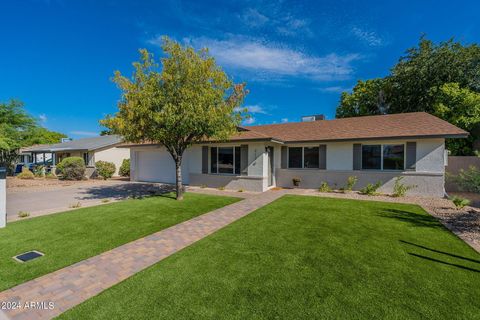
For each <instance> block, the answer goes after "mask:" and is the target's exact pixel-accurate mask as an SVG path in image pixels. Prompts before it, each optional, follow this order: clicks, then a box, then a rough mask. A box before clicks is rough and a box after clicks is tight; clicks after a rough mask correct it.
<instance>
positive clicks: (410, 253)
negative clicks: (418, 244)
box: [408, 252, 480, 273]
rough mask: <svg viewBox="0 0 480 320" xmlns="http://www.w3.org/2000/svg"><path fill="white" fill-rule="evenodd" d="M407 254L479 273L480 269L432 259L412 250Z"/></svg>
mask: <svg viewBox="0 0 480 320" xmlns="http://www.w3.org/2000/svg"><path fill="white" fill-rule="evenodd" d="M408 254H409V255H411V256H414V257H417V258H421V259H425V260H429V261H433V262H438V263H441V264H446V265H448V266H452V267H456V268H460V269H464V270H468V271H472V272H478V273H480V270H477V269H473V268H469V267H465V266H462V265H459V264H455V263H450V262H446V261H442V260H438V259H434V258H430V257H426V256H422V255H420V254H416V253H412V252H408Z"/></svg>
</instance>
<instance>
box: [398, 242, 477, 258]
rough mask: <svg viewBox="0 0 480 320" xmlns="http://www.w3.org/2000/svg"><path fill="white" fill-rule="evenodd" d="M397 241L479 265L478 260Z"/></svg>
mask: <svg viewBox="0 0 480 320" xmlns="http://www.w3.org/2000/svg"><path fill="white" fill-rule="evenodd" d="M398 241H400V242H401V243H404V244H408V245H411V246H415V247H417V248H421V249H425V250H428V251H431V252H436V253H440V254H444V255H447V256H450V257H452V258H457V259H462V260H466V261H470V262H474V263H480V260H475V259H471V258H466V257H462V256H459V255H456V254H453V253H448V252H445V251H440V250H436V249H431V248H428V247H425V246H422V245H419V244H415V243H412V242H408V241H404V240H398Z"/></svg>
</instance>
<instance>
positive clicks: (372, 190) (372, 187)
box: [360, 181, 382, 196]
mask: <svg viewBox="0 0 480 320" xmlns="http://www.w3.org/2000/svg"><path fill="white" fill-rule="evenodd" d="M381 185H382V183H381V182H380V181H379V182H377V183H375V184H371V183H369V184H367V185H366V186H365V187H364V188H362V189H360V193H361V194H366V195H367V196H374V195H376V194H378V192H377V190H378V188H380V186H381Z"/></svg>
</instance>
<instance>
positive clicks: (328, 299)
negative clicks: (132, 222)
mask: <svg viewBox="0 0 480 320" xmlns="http://www.w3.org/2000/svg"><path fill="white" fill-rule="evenodd" d="M479 297H480V255H479V254H478V253H476V252H475V251H474V250H473V249H471V248H470V247H468V246H467V245H466V244H465V243H463V242H462V241H461V240H459V239H458V238H457V237H456V236H454V235H453V234H452V233H450V232H448V231H447V230H446V229H444V228H443V227H442V226H441V225H440V224H439V223H438V222H437V221H436V220H435V219H434V218H432V217H431V216H429V215H428V214H426V213H425V212H424V211H423V210H422V209H421V208H420V207H417V206H414V205H403V204H393V203H382V202H373V201H372V202H365V201H355V200H340V199H328V198H317V197H301V196H285V197H283V198H281V199H279V200H277V201H275V202H274V203H272V204H270V205H268V206H266V207H263V208H261V209H259V210H257V211H256V212H254V213H252V214H250V215H249V216H247V217H245V218H243V219H241V220H239V221H237V222H235V223H233V224H231V225H230V226H228V227H226V228H224V229H221V230H220V231H218V232H216V233H215V234H213V235H211V236H209V237H208V238H205V239H203V240H201V241H199V242H197V243H196V244H194V245H192V246H190V247H188V248H186V249H184V250H182V251H180V252H178V253H177V254H175V255H172V256H171V257H169V258H167V259H165V260H163V261H161V262H159V263H158V264H156V265H154V266H152V267H150V268H149V269H147V270H144V271H142V272H140V273H138V274H136V275H135V276H133V277H131V278H129V279H127V280H126V281H124V282H122V283H120V284H118V285H117V286H114V287H112V288H111V289H109V290H106V291H104V292H103V293H101V294H100V295H98V296H97V297H94V298H92V299H90V300H87V301H86V302H85V303H83V304H81V305H79V306H77V307H76V308H74V309H72V310H70V311H67V313H65V314H63V315H62V316H61V318H63V319H126V318H128V319H311V318H317V319H318V318H329V319H352V318H356V319H362V318H364V319H373V318H377V319H378V318H379V319H384V318H387V319H412V318H413V319H420V318H430V319H440V318H443V319H452V318H456V319H473V318H477V319H478V318H480V298H479Z"/></svg>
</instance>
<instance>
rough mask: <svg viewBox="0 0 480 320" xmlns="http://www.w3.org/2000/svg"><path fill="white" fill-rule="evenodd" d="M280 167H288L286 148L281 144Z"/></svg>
mask: <svg viewBox="0 0 480 320" xmlns="http://www.w3.org/2000/svg"><path fill="white" fill-rule="evenodd" d="M280 167H281V168H282V169H287V168H288V149H287V147H285V146H282V161H281V164H280Z"/></svg>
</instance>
